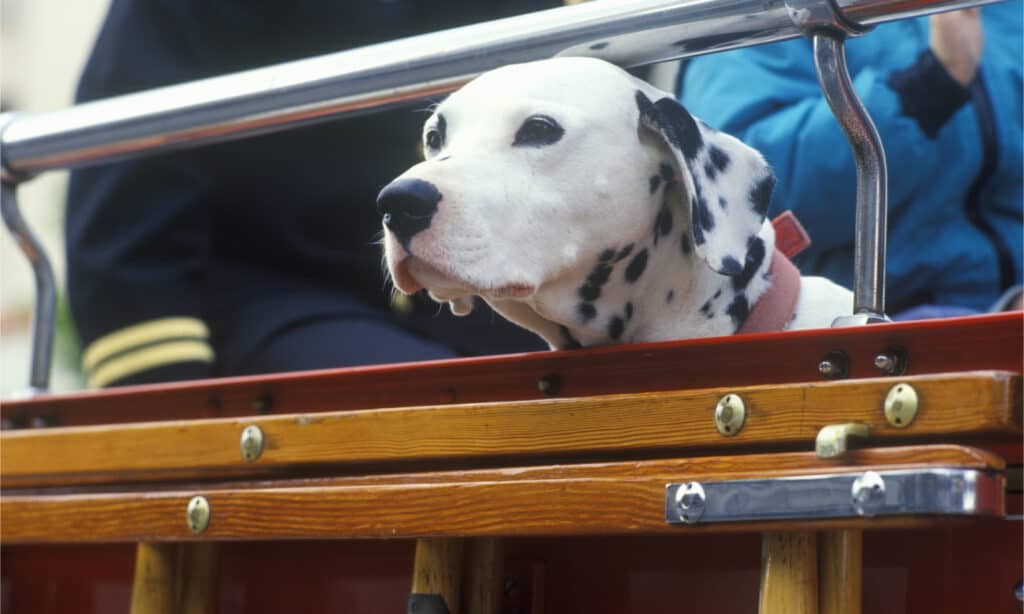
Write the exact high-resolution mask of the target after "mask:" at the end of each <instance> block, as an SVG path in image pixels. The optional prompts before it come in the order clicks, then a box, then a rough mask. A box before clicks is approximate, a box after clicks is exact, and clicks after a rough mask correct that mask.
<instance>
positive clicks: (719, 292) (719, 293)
mask: <svg viewBox="0 0 1024 614" xmlns="http://www.w3.org/2000/svg"><path fill="white" fill-rule="evenodd" d="M720 296H722V289H721V288H719V289H718V290H715V295H714V296H712V297H711V298H718V297H720Z"/></svg>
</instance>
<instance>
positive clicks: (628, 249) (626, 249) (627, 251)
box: [615, 243, 633, 262]
mask: <svg viewBox="0 0 1024 614" xmlns="http://www.w3.org/2000/svg"><path fill="white" fill-rule="evenodd" d="M632 251H633V244H632V243H630V244H629V245H627V246H626V247H623V248H622V250H621V251H620V252H619V255H618V256H616V257H615V262H618V261H620V260H622V259H623V258H625V257H626V256H628V255H629V254H630V253H631V252H632Z"/></svg>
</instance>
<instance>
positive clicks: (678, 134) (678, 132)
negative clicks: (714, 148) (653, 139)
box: [636, 90, 704, 160]
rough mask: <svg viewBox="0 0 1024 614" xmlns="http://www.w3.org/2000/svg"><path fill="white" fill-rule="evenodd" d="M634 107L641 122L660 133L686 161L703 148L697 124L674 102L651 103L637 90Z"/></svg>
mask: <svg viewBox="0 0 1024 614" xmlns="http://www.w3.org/2000/svg"><path fill="white" fill-rule="evenodd" d="M636 105H637V108H638V109H639V111H640V118H641V120H642V121H644V123H646V124H647V125H648V126H650V127H651V128H654V129H655V130H657V131H658V132H660V133H661V135H662V136H663V137H665V139H666V140H667V141H668V142H669V145H671V146H673V147H675V148H676V149H678V150H679V151H681V152H682V154H683V156H684V157H686V158H687V159H688V160H692V159H693V158H694V157H695V156H696V155H697V152H698V151H700V149H701V147H703V146H704V139H703V138H702V137H701V135H700V129H699V128H698V127H697V122H696V121H694V119H693V116H692V115H690V114H689V113H688V112H687V111H686V109H684V108H683V106H682V105H681V104H679V103H678V102H676V101H675V100H670V99H668V98H661V99H659V100H658V101H657V102H654V103H652V102H651V100H650V99H649V98H648V97H647V96H646V95H645V94H644V93H643V92H641V91H640V90H637V91H636Z"/></svg>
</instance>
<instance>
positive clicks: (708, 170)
mask: <svg viewBox="0 0 1024 614" xmlns="http://www.w3.org/2000/svg"><path fill="white" fill-rule="evenodd" d="M704 174H705V175H707V176H708V180H711V181H713V180H714V179H715V175H717V174H718V170H717V169H716V168H715V165H714V164H712V163H711V160H705V161H704Z"/></svg>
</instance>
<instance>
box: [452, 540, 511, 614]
mask: <svg viewBox="0 0 1024 614" xmlns="http://www.w3.org/2000/svg"><path fill="white" fill-rule="evenodd" d="M504 563H505V547H504V543H503V542H502V541H501V540H500V539H495V538H478V539H473V540H470V541H469V544H468V547H467V552H466V565H465V569H466V575H465V588H464V589H463V599H462V601H463V604H464V606H465V607H464V608H463V609H464V610H465V611H466V612H467V614H498V613H499V611H500V610H501V597H502V591H503V590H504V584H505V583H504V577H503V574H504V567H505V565H504Z"/></svg>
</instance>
